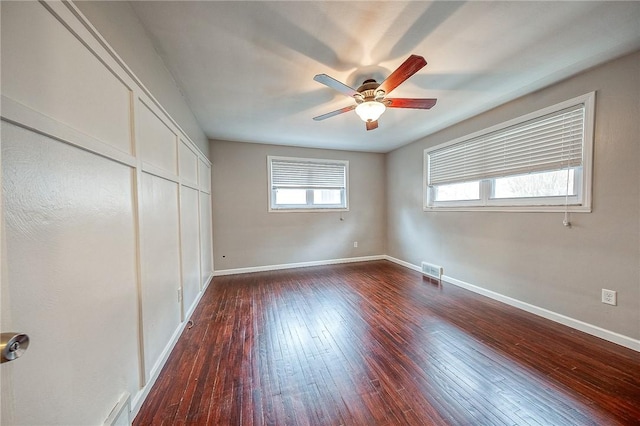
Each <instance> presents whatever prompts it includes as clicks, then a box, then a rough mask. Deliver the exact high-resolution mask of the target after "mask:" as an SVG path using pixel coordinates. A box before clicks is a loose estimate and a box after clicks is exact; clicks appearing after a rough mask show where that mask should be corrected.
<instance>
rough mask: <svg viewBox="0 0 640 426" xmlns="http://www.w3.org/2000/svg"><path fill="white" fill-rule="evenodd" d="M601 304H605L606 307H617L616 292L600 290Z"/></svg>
mask: <svg viewBox="0 0 640 426" xmlns="http://www.w3.org/2000/svg"><path fill="white" fill-rule="evenodd" d="M602 303H606V304H608V305H614V306H615V305H617V304H618V292H616V291H614V290H607V289H606V288H603V289H602Z"/></svg>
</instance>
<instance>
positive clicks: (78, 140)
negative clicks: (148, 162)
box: [0, 95, 137, 167]
mask: <svg viewBox="0 0 640 426" xmlns="http://www.w3.org/2000/svg"><path fill="white" fill-rule="evenodd" d="M0 102H1V105H2V112H1V115H0V116H1V117H2V119H3V120H4V121H6V122H8V123H11V124H14V125H16V126H19V127H22V128H24V129H27V130H30V131H32V132H36V133H39V134H41V135H44V136H47V137H49V138H52V139H55V140H58V141H60V142H63V143H66V144H68V145H72V146H75V147H76V148H80V149H83V150H85V151H88V152H91V153H93V154H97V155H99V156H101V157H104V158H107V159H109V160H113V161H116V162H118V163H121V164H124V165H126V166H129V167H135V166H136V164H137V161H136V158H135V156H133V155H132V154H131V153H128V152H125V151H122V150H120V149H118V148H116V147H114V146H113V145H111V144H108V143H106V142H103V141H101V140H100V139H97V138H94V137H93V136H90V135H87V134H86V133H82V132H80V131H78V130H76V129H74V128H73V127H70V126H68V125H66V124H64V123H62V122H60V121H58V120H55V119H53V118H51V117H48V116H46V115H44V114H42V113H41V112H38V111H36V110H34V109H32V108H29V107H28V106H26V105H23V104H21V103H20V102H18V101H16V100H13V99H11V98H9V97H7V96H5V95H2V97H1V101H0Z"/></svg>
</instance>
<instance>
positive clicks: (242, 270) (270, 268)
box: [213, 255, 387, 277]
mask: <svg viewBox="0 0 640 426" xmlns="http://www.w3.org/2000/svg"><path fill="white" fill-rule="evenodd" d="M386 258H387V257H386V256H384V255H376V256H361V257H347V258H343V259H327V260H315V261H312V262H298V263H284V264H281V265H266V266H251V267H248V268H235V269H220V270H217V271H213V276H214V277H220V276H223V275H235V274H248V273H251V272H263V271H276V270H279V269H292V268H306V267H308V266H322V265H336V264H339V263H352V262H368V261H371V260H384V259H386Z"/></svg>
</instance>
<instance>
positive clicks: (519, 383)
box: [134, 261, 640, 426]
mask: <svg viewBox="0 0 640 426" xmlns="http://www.w3.org/2000/svg"><path fill="white" fill-rule="evenodd" d="M192 320H193V326H192V327H191V328H189V329H185V331H184V332H183V335H182V336H181V337H180V340H179V341H178V343H177V344H176V347H175V349H174V350H173V352H172V354H171V355H170V356H169V359H168V361H167V363H166V365H165V367H164V368H163V371H162V372H161V374H160V376H159V378H158V380H157V381H156V383H155V385H154V387H153V389H152V390H151V392H150V393H149V396H148V397H147V399H146V401H145V402H144V404H143V406H142V408H141V410H140V412H139V413H138V415H137V417H136V419H135V421H134V425H174V424H189V425H199V424H202V425H251V426H258V425H323V426H324V425H471V424H473V425H550V424H552V425H640V353H638V352H635V351H632V350H629V349H626V348H623V347H620V346H618V345H615V344H612V343H609V342H606V341H603V340H601V339H598V338H595V337H593V336H589V335H587V334H585V333H581V332H579V331H576V330H573V329H570V328H568V327H565V326H562V325H560V324H557V323H553V322H550V321H548V320H545V319H543V318H540V317H537V316H535V315H532V314H529V313H527V312H524V311H521V310H518V309H516V308H513V307H510V306H507V305H504V304H502V303H500V302H497V301H495V300H491V299H487V298H485V297H482V296H479V295H477V294H474V293H471V292H469V291H466V290H463V289H460V288H458V287H455V286H452V285H450V284H447V283H438V282H434V281H432V280H429V279H425V278H423V277H422V276H421V274H419V273H416V272H414V271H411V270H409V269H406V268H403V267H400V266H398V265H395V264H393V263H391V262H387V261H375V262H364V263H353V264H345V265H334V266H322V267H311V268H303V269H291V270H282V271H269V272H262V273H255V274H244V275H236V276H224V277H216V278H214V280H213V282H212V284H211V285H210V286H209V288H208V290H207V292H206V293H205V294H204V296H203V298H202V301H201V302H200V304H199V306H198V307H197V308H196V310H195V312H194V314H193V316H192Z"/></svg>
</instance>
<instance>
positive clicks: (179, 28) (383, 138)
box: [132, 1, 640, 152]
mask: <svg viewBox="0 0 640 426" xmlns="http://www.w3.org/2000/svg"><path fill="white" fill-rule="evenodd" d="M132 6H133V8H134V10H135V12H136V13H137V15H138V16H139V18H140V20H141V22H142V24H143V25H144V27H145V28H146V30H147V31H148V33H149V35H150V36H151V38H152V40H153V42H154V43H155V46H156V49H157V50H158V52H159V53H160V55H161V56H162V57H163V59H164V61H165V63H166V65H167V67H168V69H169V71H170V72H171V73H172V74H173V76H174V78H175V79H176V81H177V83H178V86H179V87H180V89H181V90H182V91H183V93H184V96H185V97H186V99H187V102H188V103H189V106H190V107H191V109H192V110H193V113H194V114H195V116H196V118H197V120H198V122H199V123H200V126H201V127H202V129H203V130H204V132H205V133H206V134H207V136H208V137H209V138H211V139H223V140H232V141H243V142H256V143H273V144H281V145H296V146H307V147H316V148H331V149H347V150H357V151H372V152H388V151H390V150H392V149H394V148H397V147H399V146H402V145H405V144H408V143H410V142H413V141H415V140H417V139H420V138H421V137H424V136H426V135H429V134H431V133H434V132H436V131H438V130H440V129H443V128H445V127H447V126H450V125H452V124H454V123H457V122H459V121H462V120H464V119H466V118H469V117H471V116H474V115H476V114H478V113H481V112H483V111H486V110H488V109H490V108H493V107H495V106H497V105H500V104H502V103H505V102H507V101H509V100H512V99H515V98H517V97H519V96H522V95H524V94H526V93H530V92H532V91H535V90H537V89H540V88H542V87H545V86H548V85H550V84H552V83H554V82H557V81H560V80H562V79H564V78H566V77H568V76H571V75H573V74H576V73H578V72H580V71H582V70H585V69H587V68H590V67H593V66H595V65H598V64H600V63H603V62H606V61H607V60H610V59H613V58H615V57H618V56H621V55H623V54H625V53H628V52H632V51H635V50H638V49H640V2H559V1H558V2H444V1H438V2H397V1H393V2H392V1H384V2H324V1H323V2H320V1H314V2H308V1H307V2H285V1H273V2H272V1H254V2H248V1H230V2H219V1H209V2H207V1H175V2H174V1H166V2H165V1H161V2H151V1H142V2H132ZM411 54H417V55H421V56H424V58H425V59H426V60H427V62H428V65H427V66H426V67H424V68H423V69H422V70H420V71H419V72H418V73H417V74H415V75H414V76H413V77H411V78H410V79H409V80H407V81H406V82H404V83H403V84H402V85H400V86H399V87H398V88H397V89H396V90H394V92H393V94H392V97H408V98H411V97H414V98H438V103H437V105H436V106H435V107H433V109H431V110H409V109H388V110H387V111H386V112H385V113H384V114H383V116H382V117H381V118H380V121H379V123H380V127H379V128H378V129H376V130H373V131H366V130H365V125H364V123H363V122H362V121H360V119H359V118H358V116H357V115H356V114H355V112H353V111H351V112H348V113H345V114H342V115H339V116H335V117H332V118H329V119H327V120H324V121H318V122H316V121H313V120H312V117H314V116H317V115H320V114H323V113H326V112H330V111H333V110H336V109H339V108H342V107H345V106H348V105H351V104H352V103H353V102H354V101H353V99H352V98H349V97H346V96H344V95H341V94H340V93H338V92H336V91H334V90H332V89H330V88H327V87H326V86H323V85H321V84H319V83H317V82H315V81H314V80H313V76H314V75H315V74H320V73H325V74H328V75H330V76H332V77H334V78H335V79H337V80H339V81H342V82H344V83H346V84H347V85H349V86H351V87H354V88H357V87H358V86H359V85H360V84H361V83H362V81H363V80H364V79H365V78H368V77H373V78H376V79H377V80H378V82H380V81H382V80H383V79H384V78H385V77H387V76H388V75H389V73H391V72H392V71H393V70H394V69H395V68H396V67H398V66H399V65H400V64H401V63H402V62H403V61H404V60H405V59H406V58H407V57H409V55H411Z"/></svg>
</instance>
